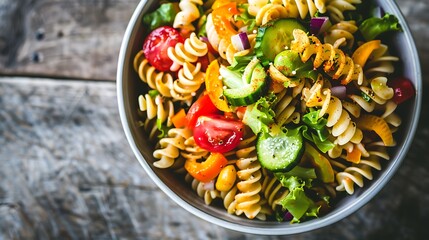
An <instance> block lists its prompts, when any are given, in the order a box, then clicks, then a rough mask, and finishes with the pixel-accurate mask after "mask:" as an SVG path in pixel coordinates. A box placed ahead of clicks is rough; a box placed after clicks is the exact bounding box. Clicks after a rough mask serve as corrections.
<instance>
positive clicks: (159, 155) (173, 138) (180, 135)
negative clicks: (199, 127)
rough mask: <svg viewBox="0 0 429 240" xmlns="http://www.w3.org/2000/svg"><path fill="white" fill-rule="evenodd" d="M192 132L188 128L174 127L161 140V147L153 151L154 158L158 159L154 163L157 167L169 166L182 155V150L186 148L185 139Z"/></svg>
mask: <svg viewBox="0 0 429 240" xmlns="http://www.w3.org/2000/svg"><path fill="white" fill-rule="evenodd" d="M191 134H192V132H191V130H189V129H186V128H182V129H180V128H172V129H170V130H169V131H168V133H167V136H166V137H164V138H162V139H160V140H159V143H158V145H159V148H158V149H156V150H155V151H154V152H153V156H154V158H156V159H158V160H157V161H155V162H154V163H153V165H154V166H155V167H157V168H169V167H171V166H172V165H173V164H174V161H175V159H176V158H177V157H179V155H180V150H184V149H185V140H186V139H187V138H189V137H190V136H191Z"/></svg>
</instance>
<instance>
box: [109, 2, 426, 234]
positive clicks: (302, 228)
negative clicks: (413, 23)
mask: <svg viewBox="0 0 429 240" xmlns="http://www.w3.org/2000/svg"><path fill="white" fill-rule="evenodd" d="M378 1H380V0H378ZM149 2H150V0H142V1H140V2H139V3H138V5H137V7H136V8H135V10H134V12H133V14H132V16H131V18H130V21H129V23H128V25H127V28H126V30H125V33H124V37H123V40H122V43H121V47H120V51H119V58H118V65H117V76H116V85H117V101H118V108H119V116H120V120H121V123H122V127H123V130H124V133H125V136H126V139H127V141H128V143H129V145H130V147H131V149H132V152H133V153H134V155H135V157H136V158H137V160H138V161H139V163H140V165H141V166H142V167H143V169H144V170H145V172H146V173H147V174H148V175H149V177H150V178H151V179H152V181H153V182H154V183H155V184H156V185H157V186H158V187H159V188H160V189H161V190H162V191H163V192H164V193H165V194H167V196H168V197H169V198H170V199H172V200H173V201H174V202H175V203H176V204H178V205H179V206H180V207H182V208H184V209H185V210H187V211H188V212H190V213H191V214H193V215H195V216H197V217H199V218H201V219H204V220H206V221H208V222H210V223H213V224H216V225H218V226H221V227H224V228H227V229H230V230H234V231H239V232H243V233H250V234H258V235H290V234H298V233H303V232H309V231H312V230H316V229H319V228H323V227H326V226H328V225H331V224H333V223H335V222H337V221H340V220H342V219H344V218H346V217H347V216H349V215H351V214H352V213H354V212H356V211H357V210H358V209H360V208H361V207H363V206H364V205H365V204H367V203H368V202H369V201H370V200H371V199H373V198H374V197H375V195H377V194H378V193H379V192H380V191H381V189H382V188H383V187H384V186H385V185H386V184H387V183H388V182H389V181H390V180H391V178H392V177H393V175H394V173H395V172H396V171H397V170H398V168H399V167H400V165H401V164H402V162H403V160H404V159H405V157H406V154H407V152H408V150H409V148H410V146H411V143H412V141H413V139H414V136H415V133H416V130H417V127H418V121H419V117H420V111H421V104H422V73H421V68H420V61H419V55H418V51H417V48H416V45H415V41H414V38H413V35H412V33H411V31H410V29H409V25H408V24H407V22H406V20H405V18H404V16H403V14H402V12H401V10H400V8H399V6H398V5H397V3H396V2H395V1H393V0H385V1H383V2H384V4H385V5H387V6H388V7H389V9H391V10H392V13H393V14H394V15H395V16H396V17H397V18H398V19H399V22H400V23H404V24H401V26H402V29H403V34H404V37H405V40H406V41H407V42H409V43H410V44H407V46H406V47H407V48H408V49H407V50H408V51H409V52H410V56H413V57H412V58H411V59H410V60H411V61H412V64H411V66H412V71H413V72H414V73H415V76H416V79H415V82H414V84H415V90H416V97H415V102H414V109H412V110H411V112H413V113H414V115H415V116H416V117H414V118H411V120H410V123H409V125H410V129H409V132H408V134H406V136H405V140H404V143H403V147H402V148H401V149H400V150H399V151H398V153H397V159H395V160H390V161H394V162H392V163H391V164H389V165H387V167H386V168H385V169H383V171H382V173H381V174H380V176H379V177H378V180H377V181H374V183H373V184H371V185H370V186H369V187H368V188H366V190H365V191H363V192H362V194H361V195H360V196H358V198H357V200H355V201H352V204H350V205H348V207H343V208H342V209H339V210H337V211H335V212H334V213H333V214H328V215H327V216H323V217H322V218H318V219H316V220H317V222H316V224H315V221H314V220H310V221H307V222H303V223H299V224H293V225H287V226H285V225H279V224H277V225H273V226H265V225H264V226H262V227H253V226H247V225H241V224H239V223H236V222H231V221H228V220H223V219H220V218H217V217H215V216H213V215H210V214H208V213H206V212H204V211H202V210H200V209H198V208H196V207H194V206H192V205H191V204H189V203H188V202H187V201H185V200H184V199H182V198H181V197H179V196H178V195H177V194H176V193H175V192H173V191H172V190H171V189H170V188H169V187H168V186H167V185H166V184H165V183H164V182H163V181H162V180H161V179H160V178H159V177H158V176H157V175H156V173H155V172H154V171H153V170H152V169H151V167H150V166H149V164H148V163H147V162H146V160H145V158H144V157H143V155H142V153H141V152H140V151H139V148H138V146H137V143H136V141H135V139H134V138H133V133H132V132H131V127H130V122H129V121H130V120H129V119H128V117H127V112H126V107H125V101H126V99H125V98H124V96H125V94H124V93H125V92H124V90H125V89H124V81H125V77H126V76H124V68H125V67H127V66H126V64H125V63H126V62H127V59H126V57H127V53H128V51H131V48H130V46H129V39H130V38H131V36H132V35H133V34H135V32H136V29H135V25H136V24H137V22H138V21H140V19H141V16H142V15H143V12H142V10H143V8H144V7H145V5H146V4H147V3H149ZM128 61H129V59H128Z"/></svg>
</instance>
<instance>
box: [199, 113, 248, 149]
mask: <svg viewBox="0 0 429 240" xmlns="http://www.w3.org/2000/svg"><path fill="white" fill-rule="evenodd" d="M243 134H244V124H243V123H242V122H241V121H239V120H234V119H229V118H225V117H224V116H221V115H210V116H200V117H199V118H198V121H197V123H196V124H195V128H194V139H195V143H196V144H198V146H200V147H202V148H204V149H206V150H208V151H210V152H219V153H224V152H228V151H231V150H232V149H234V148H235V147H237V145H238V144H239V143H240V141H241V139H242V137H243Z"/></svg>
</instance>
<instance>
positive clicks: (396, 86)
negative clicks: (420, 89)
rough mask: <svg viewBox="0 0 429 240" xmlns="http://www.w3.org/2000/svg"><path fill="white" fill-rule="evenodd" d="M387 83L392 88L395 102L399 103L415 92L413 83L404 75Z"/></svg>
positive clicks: (412, 95)
mask: <svg viewBox="0 0 429 240" xmlns="http://www.w3.org/2000/svg"><path fill="white" fill-rule="evenodd" d="M389 85H390V86H391V87H392V88H393V92H394V95H393V101H394V102H395V103H396V104H401V103H402V102H404V101H405V100H408V99H410V98H412V97H414V95H415V94H416V91H415V90H414V86H413V83H411V81H410V80H409V79H407V78H405V77H399V78H396V79H394V80H393V81H391V82H390V83H389Z"/></svg>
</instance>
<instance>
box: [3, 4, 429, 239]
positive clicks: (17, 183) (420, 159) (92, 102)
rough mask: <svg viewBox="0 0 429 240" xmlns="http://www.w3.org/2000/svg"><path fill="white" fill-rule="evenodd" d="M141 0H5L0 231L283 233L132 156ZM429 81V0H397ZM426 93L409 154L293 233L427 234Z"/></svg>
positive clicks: (120, 235) (37, 234) (207, 235)
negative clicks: (228, 213) (172, 184)
mask: <svg viewBox="0 0 429 240" xmlns="http://www.w3.org/2000/svg"><path fill="white" fill-rule="evenodd" d="M138 2H139V1H138V0H116V1H108V0H88V1H72V0H62V1H61V0H38V1H35V0H2V1H0V19H1V21H0V73H1V77H0V163H1V167H0V239H51V238H52V239H243V238H247V239H280V238H281V237H270V236H255V235H250V234H242V233H237V232H234V231H230V230H227V229H224V228H221V227H218V226H214V225H212V224H210V223H208V222H205V221H201V220H200V219H198V218H197V217H195V216H193V215H191V214H190V213H188V212H186V211H185V210H184V209H182V208H180V207H179V206H178V205H176V204H175V203H174V202H172V201H171V200H170V199H168V198H167V196H166V195H165V194H164V193H163V192H161V191H160V190H159V189H158V188H157V187H156V186H155V185H154V183H153V182H152V181H151V180H150V179H149V177H148V176H147V175H146V173H145V172H144V171H143V169H142V168H141V167H140V166H139V164H138V162H137V161H136V159H135V157H134V155H133V153H132V152H131V149H130V147H129V145H128V143H127V141H126V139H125V136H124V134H123V130H122V127H121V124H120V120H119V116H118V108H117V102H116V86H115V77H116V62H117V56H118V51H119V46H120V42H121V41H122V36H123V33H124V31H125V27H126V25H127V22H128V20H129V18H130V16H131V14H132V12H133V9H134V8H135V6H136V5H137V4H138ZM397 2H398V4H399V6H400V8H401V10H402V11H403V13H404V15H405V17H406V19H407V21H408V22H409V24H410V27H411V30H412V31H413V33H414V36H415V40H416V43H417V47H418V50H419V54H420V59H421V64H422V69H423V76H424V87H425V89H426V88H427V87H428V84H429V77H427V76H429V44H427V43H428V42H429V17H428V15H427V12H428V11H429V1H428V0H424V1H419V0H398V1H397ZM428 103H429V97H428V96H424V102H423V107H422V115H421V119H420V124H419V129H418V132H417V135H416V138H415V140H414V142H413V145H412V147H411V149H410V151H409V153H408V155H407V158H406V159H405V161H404V163H403V165H402V166H401V168H400V169H399V171H398V172H397V174H396V175H395V176H394V177H393V179H392V180H391V182H390V183H389V184H388V185H387V186H386V188H385V189H383V190H382V191H381V192H380V193H379V194H378V195H377V196H376V197H375V198H374V199H373V200H372V201H371V202H370V203H369V204H367V205H366V206H365V207H363V208H362V209H360V210H359V211H358V212H356V213H354V214H352V215H351V216H349V217H347V218H345V219H344V220H342V221H340V222H338V223H336V224H334V225H332V226H329V227H325V228H323V229H319V230H315V231H312V232H309V233H304V234H298V235H294V236H291V237H290V239H421V238H422V237H421V236H427V235H428V234H429V228H428V227H427V225H425V224H426V223H427V222H428V221H429V207H428V204H429V187H428V186H429V154H428V152H427V149H426V147H427V141H428V140H429V126H428V124H427V122H428V121H429V114H428V112H427V111H426V110H427V109H428Z"/></svg>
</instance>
